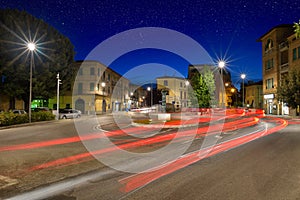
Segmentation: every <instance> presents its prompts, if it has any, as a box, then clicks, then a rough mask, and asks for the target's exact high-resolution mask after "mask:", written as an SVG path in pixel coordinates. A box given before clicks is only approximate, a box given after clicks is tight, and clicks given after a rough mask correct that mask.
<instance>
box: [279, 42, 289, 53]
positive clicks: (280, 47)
mask: <svg viewBox="0 0 300 200" xmlns="http://www.w3.org/2000/svg"><path fill="white" fill-rule="evenodd" d="M288 48H289V42H288V41H284V42H282V43H280V44H279V49H280V50H281V51H283V50H285V49H288Z"/></svg>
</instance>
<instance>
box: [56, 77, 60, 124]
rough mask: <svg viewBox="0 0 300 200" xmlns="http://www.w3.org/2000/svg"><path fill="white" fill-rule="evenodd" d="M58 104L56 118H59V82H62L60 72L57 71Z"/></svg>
mask: <svg viewBox="0 0 300 200" xmlns="http://www.w3.org/2000/svg"><path fill="white" fill-rule="evenodd" d="M56 78H57V103H56V104H57V106H56V110H57V111H56V112H57V113H56V120H59V84H60V79H59V73H57V76H56Z"/></svg>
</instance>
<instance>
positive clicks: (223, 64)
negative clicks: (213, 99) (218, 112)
mask: <svg viewBox="0 0 300 200" xmlns="http://www.w3.org/2000/svg"><path fill="white" fill-rule="evenodd" d="M225 64H226V63H225V61H222V60H221V61H219V63H218V66H219V68H220V69H221V80H222V88H221V99H222V100H221V106H223V104H224V99H223V98H224V97H223V91H222V89H223V86H224V85H223V84H224V82H223V68H224V67H225Z"/></svg>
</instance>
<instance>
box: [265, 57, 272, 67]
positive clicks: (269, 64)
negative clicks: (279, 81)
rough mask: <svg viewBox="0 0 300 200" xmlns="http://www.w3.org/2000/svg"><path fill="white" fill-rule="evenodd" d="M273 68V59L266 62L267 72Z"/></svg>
mask: <svg viewBox="0 0 300 200" xmlns="http://www.w3.org/2000/svg"><path fill="white" fill-rule="evenodd" d="M273 66H274V63H273V58H272V59H269V60H267V61H266V63H265V68H266V70H269V69H272V68H273Z"/></svg>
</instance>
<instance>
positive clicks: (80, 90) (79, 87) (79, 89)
mask: <svg viewBox="0 0 300 200" xmlns="http://www.w3.org/2000/svg"><path fill="white" fill-rule="evenodd" d="M82 88H83V84H82V83H78V94H82Z"/></svg>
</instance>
